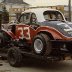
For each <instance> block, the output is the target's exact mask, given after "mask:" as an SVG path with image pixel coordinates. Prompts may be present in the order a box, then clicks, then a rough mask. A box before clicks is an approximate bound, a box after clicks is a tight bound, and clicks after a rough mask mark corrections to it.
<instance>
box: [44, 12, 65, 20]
mask: <svg viewBox="0 0 72 72" xmlns="http://www.w3.org/2000/svg"><path fill="white" fill-rule="evenodd" d="M43 15H44V19H45V21H50V20H61V21H62V20H64V19H63V16H62V14H61V13H60V12H58V11H45V12H44V13H43Z"/></svg>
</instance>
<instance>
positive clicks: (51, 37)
mask: <svg viewBox="0 0 72 72" xmlns="http://www.w3.org/2000/svg"><path fill="white" fill-rule="evenodd" d="M0 54H1V56H7V59H8V62H9V63H10V65H12V66H18V65H19V64H20V63H21V60H22V57H24V56H25V55H27V56H31V57H36V58H39V59H44V60H54V61H55V60H64V59H65V58H66V57H67V56H71V55H72V23H71V22H67V21H66V20H65V18H64V16H63V14H62V13H61V12H60V11H58V10H54V9H48V8H36V9H28V10H26V11H24V12H23V13H22V15H21V16H20V17H19V19H18V23H12V24H10V25H8V26H7V29H4V28H2V30H1V31H0Z"/></svg>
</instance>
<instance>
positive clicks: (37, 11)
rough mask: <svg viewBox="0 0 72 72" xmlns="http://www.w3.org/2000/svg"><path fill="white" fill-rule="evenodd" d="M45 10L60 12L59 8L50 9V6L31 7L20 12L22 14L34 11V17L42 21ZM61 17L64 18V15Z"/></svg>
mask: <svg viewBox="0 0 72 72" xmlns="http://www.w3.org/2000/svg"><path fill="white" fill-rule="evenodd" d="M45 11H57V12H60V11H59V10H56V9H51V8H33V9H28V10H25V11H24V12H22V14H24V13H35V14H36V17H37V18H38V20H39V21H40V22H41V21H44V16H43V13H44V12H45ZM60 13H61V12H60ZM61 14H62V13H61ZM62 16H63V14H62ZM63 18H64V16H63ZM64 20H65V18H64Z"/></svg>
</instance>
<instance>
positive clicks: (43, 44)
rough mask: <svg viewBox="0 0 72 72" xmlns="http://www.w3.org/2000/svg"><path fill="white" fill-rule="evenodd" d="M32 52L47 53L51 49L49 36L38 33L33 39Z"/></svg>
mask: <svg viewBox="0 0 72 72" xmlns="http://www.w3.org/2000/svg"><path fill="white" fill-rule="evenodd" d="M32 47H33V52H34V53H36V54H38V55H45V56H46V55H49V54H50V53H51V50H52V45H51V42H50V37H49V36H47V35H46V34H39V35H37V36H35V38H34V40H33V45H32Z"/></svg>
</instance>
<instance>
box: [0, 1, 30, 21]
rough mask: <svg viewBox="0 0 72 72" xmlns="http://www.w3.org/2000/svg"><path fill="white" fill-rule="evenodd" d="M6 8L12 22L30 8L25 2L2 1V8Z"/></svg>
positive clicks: (0, 4) (0, 5)
mask: <svg viewBox="0 0 72 72" xmlns="http://www.w3.org/2000/svg"><path fill="white" fill-rule="evenodd" d="M3 6H5V7H6V9H7V11H8V12H9V15H10V21H11V20H15V19H16V17H17V15H18V14H20V13H21V12H22V11H24V10H25V9H26V8H28V7H29V4H27V3H25V2H23V0H2V1H1V3H0V7H1V8H2V7H3Z"/></svg>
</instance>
